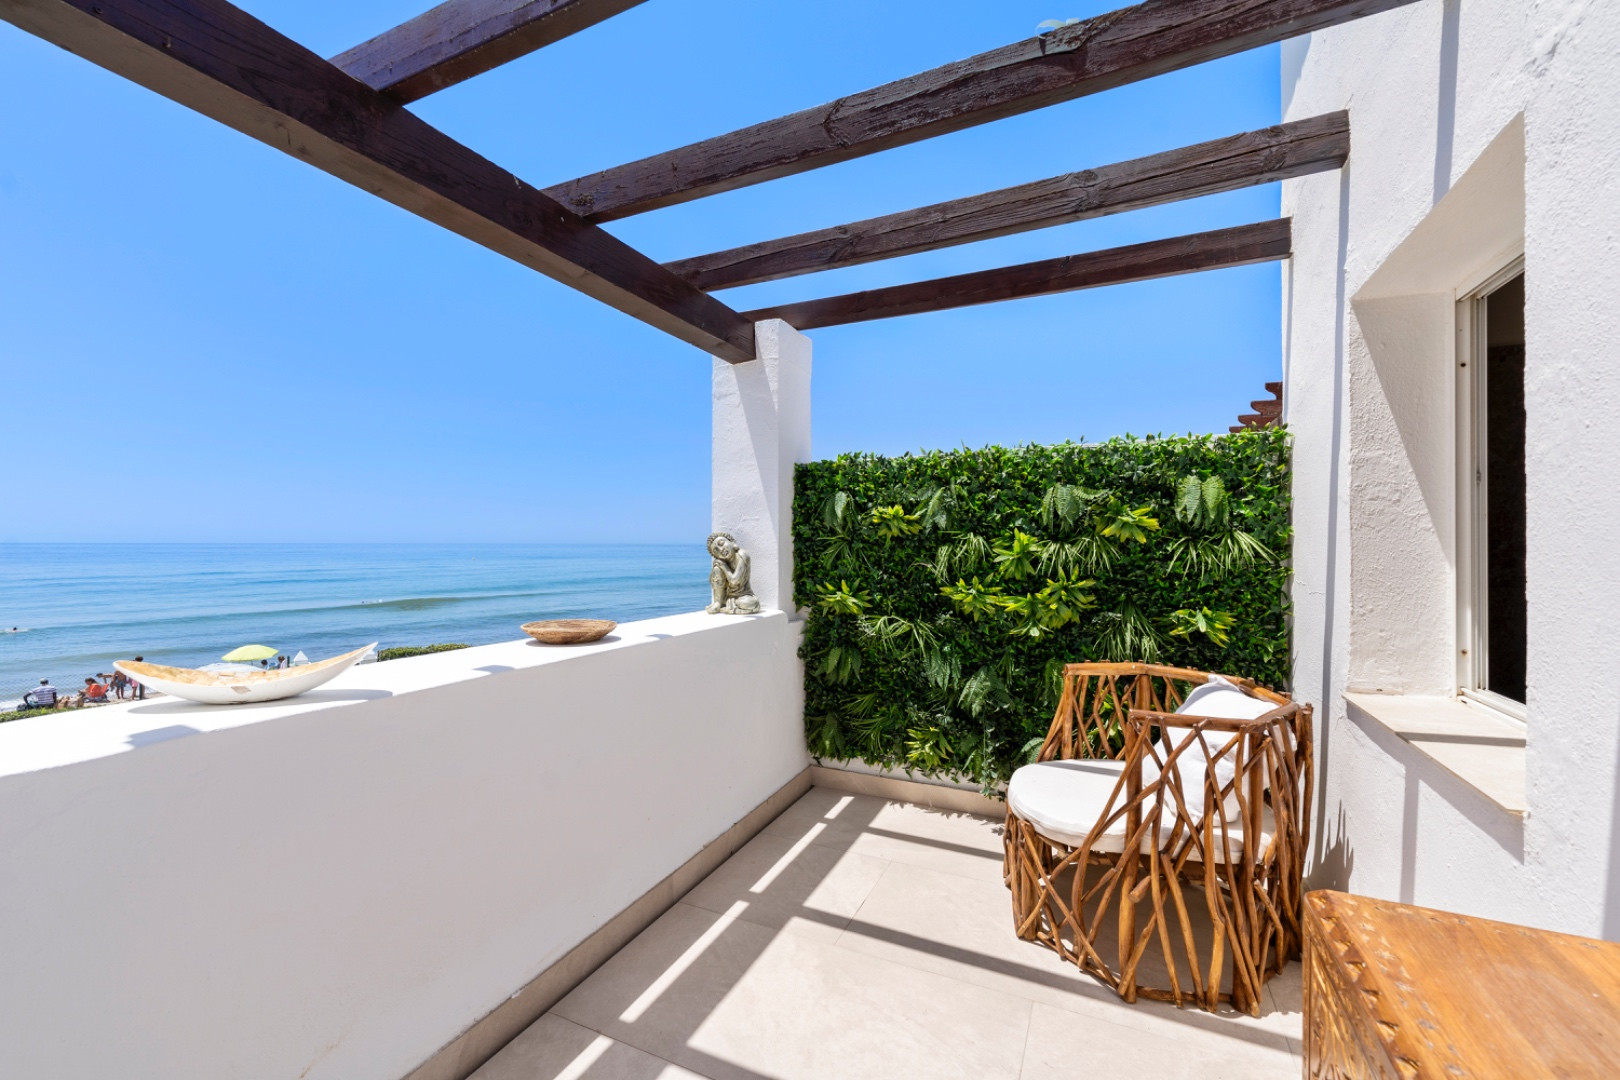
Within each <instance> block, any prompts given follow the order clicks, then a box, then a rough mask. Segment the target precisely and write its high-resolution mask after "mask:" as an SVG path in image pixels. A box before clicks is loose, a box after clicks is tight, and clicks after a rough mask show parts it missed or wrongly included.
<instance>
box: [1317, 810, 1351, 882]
mask: <svg viewBox="0 0 1620 1080" xmlns="http://www.w3.org/2000/svg"><path fill="white" fill-rule="evenodd" d="M1324 824H1325V823H1324ZM1318 836H1320V837H1321V839H1320V841H1319V844H1320V846H1319V847H1318V848H1317V850H1316V862H1315V864H1314V865H1313V866H1312V867H1311V869H1310V872H1309V873H1308V874H1306V875H1305V887H1306V888H1307V889H1337V890H1338V891H1340V892H1348V891H1349V889H1350V874H1351V872H1352V871H1354V870H1355V868H1356V852H1355V849H1354V848H1352V847H1351V846H1350V828H1349V825H1348V824H1347V823H1346V821H1345V817H1344V807H1343V806H1340V807H1339V813H1338V816H1337V818H1336V819H1335V821H1334V822H1333V830H1332V832H1331V833H1330V832H1329V831H1328V830H1327V829H1325V828H1324V829H1323V830H1322V831H1321V832H1319V833H1318Z"/></svg>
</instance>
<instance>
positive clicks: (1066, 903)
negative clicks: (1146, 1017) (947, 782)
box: [1004, 663, 1313, 1014]
mask: <svg viewBox="0 0 1620 1080" xmlns="http://www.w3.org/2000/svg"><path fill="white" fill-rule="evenodd" d="M1212 679H1214V680H1215V682H1216V685H1214V686H1211V687H1209V688H1208V689H1206V690H1204V691H1201V692H1200V699H1199V700H1195V701H1193V702H1192V703H1191V705H1190V706H1189V711H1188V712H1186V713H1176V712H1175V710H1176V709H1177V708H1178V707H1180V706H1181V705H1182V703H1183V701H1184V700H1185V699H1186V698H1187V696H1188V694H1189V693H1191V692H1192V691H1193V690H1194V689H1195V688H1197V687H1199V686H1201V685H1203V684H1205V683H1208V682H1210V681H1211V680H1212ZM1223 679H1224V680H1225V681H1226V682H1229V683H1231V684H1234V685H1233V687H1231V688H1228V687H1226V686H1224V685H1223V684H1222V682H1221V680H1223ZM1233 691H1240V692H1241V693H1236V692H1233ZM1201 701H1202V702H1207V703H1209V705H1211V706H1220V707H1221V709H1223V710H1224V711H1225V712H1227V713H1244V712H1247V713H1250V714H1255V713H1260V715H1250V716H1247V717H1240V718H1231V717H1230V716H1226V717H1222V716H1200V715H1198V708H1199V706H1200V702H1201ZM1234 706H1237V708H1234ZM1211 711H1219V710H1217V709H1215V708H1212V709H1211ZM1312 782H1313V779H1312V750H1311V709H1310V706H1308V705H1298V704H1295V703H1293V702H1292V701H1290V700H1289V699H1288V698H1287V697H1284V696H1283V695H1281V694H1276V693H1273V692H1271V691H1269V690H1265V689H1262V688H1260V687H1257V686H1255V685H1254V684H1253V683H1252V682H1249V681H1248V680H1245V679H1238V678H1232V677H1230V676H1221V677H1215V676H1211V675H1209V674H1208V673H1206V672H1201V671H1191V670H1187V669H1182V668H1171V667H1160V666H1156V665H1152V664H1100V663H1099V664H1071V665H1069V666H1068V667H1067V668H1066V669H1065V670H1064V683H1063V697H1062V701H1061V703H1060V704H1059V706H1058V710H1057V716H1056V717H1055V718H1054V719H1053V721H1052V727H1051V729H1050V730H1049V731H1048V733H1047V736H1046V741H1045V743H1044V745H1043V746H1042V747H1041V751H1040V754H1039V755H1038V758H1037V763H1036V764H1033V765H1029V766H1025V768H1023V769H1020V770H1018V772H1017V773H1016V774H1014V777H1013V781H1012V783H1011V784H1010V785H1009V788H1008V811H1007V828H1006V836H1005V841H1006V861H1005V864H1004V870H1005V875H1006V881H1007V885H1008V888H1010V889H1011V891H1012V906H1013V916H1014V920H1015V925H1016V928H1017V932H1018V936H1019V937H1021V938H1023V939H1025V940H1027V941H1033V942H1039V943H1041V944H1043V945H1045V946H1047V947H1048V948H1051V949H1054V950H1056V951H1057V952H1058V953H1059V954H1060V955H1061V956H1063V957H1064V958H1065V959H1067V960H1069V961H1070V962H1072V963H1074V964H1076V965H1078V966H1079V967H1080V968H1081V969H1082V970H1083V971H1086V972H1088V973H1090V974H1092V975H1094V976H1096V977H1097V978H1098V979H1101V980H1102V981H1103V982H1105V983H1106V984H1108V985H1109V986H1111V987H1113V988H1114V989H1115V990H1116V991H1117V992H1118V993H1119V995H1120V996H1121V997H1123V998H1124V999H1125V1000H1127V1001H1132V1002H1134V1001H1135V1000H1137V998H1138V997H1139V996H1140V997H1146V998H1150V999H1155V1000H1164V1001H1173V1002H1175V1003H1176V1004H1177V1005H1182V1004H1196V1005H1201V1006H1202V1007H1204V1008H1206V1009H1210V1010H1212V1011H1213V1010H1214V1009H1215V1008H1216V1007H1217V1004H1218V1003H1219V1002H1221V1001H1228V1002H1230V1003H1231V1005H1232V1006H1233V1008H1236V1009H1238V1010H1241V1011H1243V1012H1247V1013H1251V1014H1257V1013H1258V1012H1259V1008H1260V1000H1261V994H1262V987H1263V985H1264V983H1265V980H1266V979H1268V978H1270V977H1271V976H1272V975H1274V974H1276V973H1277V972H1278V971H1281V970H1282V966H1283V964H1284V963H1285V962H1286V961H1287V960H1289V959H1294V958H1297V957H1298V956H1299V950H1300V945H1301V941H1302V924H1301V920H1302V918H1303V910H1302V906H1301V901H1302V875H1303V870H1304V859H1305V847H1306V842H1307V837H1308V835H1309V827H1310V805H1311V788H1312ZM1127 852H1129V853H1132V854H1129V855H1127V854H1126V853H1127Z"/></svg>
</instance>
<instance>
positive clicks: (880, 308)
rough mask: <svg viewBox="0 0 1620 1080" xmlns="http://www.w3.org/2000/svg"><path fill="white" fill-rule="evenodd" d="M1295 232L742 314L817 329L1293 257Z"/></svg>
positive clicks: (964, 277) (1265, 228)
mask: <svg viewBox="0 0 1620 1080" xmlns="http://www.w3.org/2000/svg"><path fill="white" fill-rule="evenodd" d="M1292 235H1293V234H1292V227H1291V223H1290V220H1289V219H1288V218H1278V219H1276V220H1272V221H1262V222H1259V223H1257V224H1254V225H1240V226H1238V227H1237V228H1233V229H1218V230H1216V231H1214V232H1205V233H1195V234H1193V235H1191V236H1180V237H1176V238H1174V239H1170V240H1154V241H1152V242H1150V243H1146V244H1133V245H1131V246H1129V247H1118V248H1109V249H1108V250H1106V251H1093V252H1089V253H1087V254H1084V255H1068V256H1065V257H1063V258H1060V259H1047V260H1045V261H1042V262H1033V263H1024V264H1023V265H1021V266H1009V267H1004V268H1002V269H998V270H983V271H979V272H978V273H973V274H959V275H957V276H955V277H947V278H936V279H934V280H932V281H919V282H915V283H913V284H909V285H896V286H892V287H890V288H886V289H870V290H867V291H865V292H858V293H850V294H848V295H845V296H831V297H827V298H825V299H822V300H807V301H803V302H801V303H796V304H783V305H781V306H778V307H771V308H762V309H760V310H758V311H750V312H746V313H745V314H744V318H749V319H781V320H783V321H784V322H786V323H788V325H790V326H793V327H795V328H797V329H799V330H813V329H816V328H817V327H822V326H842V325H844V324H846V323H856V322H869V321H871V320H873V319H892V318H896V317H898V316H901V315H920V314H924V313H926V312H931V311H949V310H951V309H953V308H963V307H973V306H975V305H978V304H993V303H997V302H1000V301H1003V300H1019V299H1023V298H1025V297H1031V296H1048V295H1051V294H1053V293H1063V292H1073V291H1075V290H1077V289H1092V288H1096V287H1098V286H1101V285H1121V284H1124V283H1126V282H1132V281H1149V280H1152V279H1154V278H1162V277H1172V276H1174V275H1177V274H1190V273H1194V272H1196V271H1200V270H1219V269H1224V268H1226V267H1232V266H1249V265H1251V264H1254V263H1262V262H1276V261H1278V260H1280V259H1286V258H1288V256H1289V254H1290V252H1291V250H1292V246H1293V239H1292Z"/></svg>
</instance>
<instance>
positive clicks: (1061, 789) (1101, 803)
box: [1007, 760, 1276, 863]
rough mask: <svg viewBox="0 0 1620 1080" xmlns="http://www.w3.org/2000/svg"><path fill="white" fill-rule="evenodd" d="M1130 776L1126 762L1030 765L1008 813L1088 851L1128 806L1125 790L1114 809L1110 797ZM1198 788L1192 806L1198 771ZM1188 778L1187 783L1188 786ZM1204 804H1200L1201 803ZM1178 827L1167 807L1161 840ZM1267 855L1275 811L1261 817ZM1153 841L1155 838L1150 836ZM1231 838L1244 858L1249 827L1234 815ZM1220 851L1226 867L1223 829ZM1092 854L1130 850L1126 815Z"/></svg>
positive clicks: (1019, 777) (1016, 778)
mask: <svg viewBox="0 0 1620 1080" xmlns="http://www.w3.org/2000/svg"><path fill="white" fill-rule="evenodd" d="M1124 770H1125V763H1124V762H1123V761H1085V760H1082V761H1042V762H1037V763H1036V764H1034V765H1025V766H1024V767H1023V768H1021V769H1019V770H1018V771H1017V772H1015V773H1013V775H1012V780H1011V781H1010V782H1009V783H1008V784H1007V808H1008V809H1009V810H1011V811H1012V812H1013V813H1014V814H1017V815H1018V816H1019V817H1021V818H1023V819H1024V820H1025V821H1027V822H1029V823H1030V824H1031V825H1033V826H1034V827H1035V831H1036V832H1038V833H1040V834H1041V835H1042V836H1044V837H1046V838H1047V839H1048V840H1056V841H1057V842H1058V843H1060V844H1064V845H1067V846H1068V847H1071V848H1079V847H1084V846H1085V843H1086V838H1087V837H1088V836H1089V835H1090V834H1091V830H1092V829H1093V828H1094V827H1095V826H1096V824H1097V822H1098V821H1100V820H1101V819H1102V816H1103V814H1104V813H1105V812H1108V813H1111V812H1113V811H1116V810H1119V809H1120V808H1121V807H1122V806H1124V805H1125V798H1126V795H1125V791H1124V789H1123V788H1121V789H1120V793H1119V798H1118V799H1116V800H1114V801H1113V804H1112V806H1110V802H1109V796H1111V795H1112V794H1113V793H1114V785H1115V784H1117V783H1119V778H1120V775H1121V774H1122V773H1123V772H1124ZM1198 777H1199V778H1198V781H1197V782H1198V784H1199V786H1198V787H1195V788H1189V789H1188V791H1187V797H1188V799H1189V801H1191V800H1192V799H1194V798H1198V796H1197V795H1195V794H1194V793H1195V792H1202V790H1203V788H1202V784H1203V779H1202V777H1203V770H1202V768H1199V770H1198ZM1186 779H1187V777H1186V775H1185V773H1183V782H1184V783H1185V782H1186ZM1201 801H1202V800H1201V798H1200V803H1201ZM1188 809H1190V810H1192V811H1193V813H1195V814H1196V813H1198V812H1199V806H1198V805H1196V804H1195V805H1191V806H1189V807H1188ZM1174 822H1175V809H1174V806H1173V805H1171V806H1167V807H1166V808H1165V810H1164V811H1163V812H1162V814H1161V825H1160V837H1161V842H1165V843H1168V841H1169V838H1170V828H1171V826H1172V825H1173V824H1174ZM1261 831H1262V836H1261V850H1262V851H1264V850H1265V848H1266V846H1267V845H1269V844H1270V843H1271V837H1272V835H1273V834H1274V833H1275V832H1276V824H1275V820H1274V819H1273V817H1272V814H1271V808H1270V807H1269V806H1268V807H1265V808H1263V809H1262V811H1261ZM1150 835H1151V834H1150ZM1226 835H1227V838H1228V840H1229V841H1230V843H1231V847H1232V856H1233V857H1234V858H1237V857H1239V856H1241V854H1242V852H1243V822H1242V820H1241V819H1239V818H1237V817H1236V816H1234V815H1230V814H1229V815H1228V816H1227V819H1226ZM1181 839H1182V842H1183V843H1185V842H1186V840H1187V831H1186V830H1185V829H1183V830H1182V832H1181ZM1149 840H1150V836H1144V837H1143V838H1142V850H1143V851H1146V850H1148V847H1149ZM1215 847H1216V850H1215V851H1214V852H1212V853H1211V857H1212V858H1213V861H1215V862H1217V863H1222V862H1225V861H1226V853H1225V852H1224V851H1222V850H1220V848H1221V843H1220V835H1219V828H1217V829H1216V837H1215ZM1091 850H1092V851H1097V852H1102V853H1105V854H1118V853H1120V852H1122V851H1124V850H1125V815H1124V814H1120V815H1119V819H1118V820H1117V821H1115V822H1114V823H1113V824H1111V825H1109V826H1108V828H1107V829H1105V830H1104V831H1103V832H1102V833H1101V834H1100V835H1099V836H1098V837H1097V839H1096V841H1095V842H1094V843H1093V844H1092V845H1091Z"/></svg>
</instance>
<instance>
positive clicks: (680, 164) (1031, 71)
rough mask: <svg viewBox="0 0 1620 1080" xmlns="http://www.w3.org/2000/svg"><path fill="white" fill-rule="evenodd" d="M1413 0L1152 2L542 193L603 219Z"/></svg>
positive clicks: (795, 169) (1255, 45)
mask: <svg viewBox="0 0 1620 1080" xmlns="http://www.w3.org/2000/svg"><path fill="white" fill-rule="evenodd" d="M1415 2H1417V0H1146V2H1145V3H1141V4H1137V5H1136V6H1135V7H1128V8H1122V9H1120V10H1118V11H1114V12H1110V13H1108V14H1106V15H1098V16H1096V17H1094V18H1091V19H1086V20H1084V21H1082V22H1079V23H1076V24H1074V25H1072V26H1066V27H1063V28H1062V29H1059V30H1054V31H1053V32H1052V33H1050V34H1046V35H1044V36H1042V37H1037V38H1032V39H1028V40H1025V41H1021V42H1018V43H1016V44H1013V45H1008V46H1006V47H1004V48H1000V49H996V50H994V51H992V52H987V53H981V54H980V55H978V56H974V57H971V58H969V59H967V60H962V61H959V62H957V63H954V64H947V65H945V66H944V67H940V68H935V69H934V70H932V71H927V72H924V73H922V74H920V75H914V76H911V77H910V78H906V79H900V80H898V81H896V82H892V83H888V84H887V85H884V86H880V87H877V88H876V89H873V90H867V91H863V92H862V93H858V94H852V95H850V96H849V97H845V98H840V99H838V100H837V101H834V102H832V103H830V104H827V105H822V106H819V107H817V108H814V109H806V110H804V111H803V112H798V113H794V114H792V115H791V116H784V117H780V118H778V119H776V120H770V121H766V122H765V123H763V124H756V125H754V126H753V127H748V128H743V129H741V130H740V131H734V132H732V133H731V134H729V135H721V136H719V137H717V138H713V139H707V140H705V141H703V142H699V143H694V144H692V145H690V146H686V147H683V148H681V149H678V150H671V151H669V152H667V153H663V154H658V155H655V156H653V157H649V158H643V159H642V160H640V161H636V162H631V163H630V164H627V165H620V166H618V167H616V168H612V169H607V170H605V171H603V172H598V173H594V174H592V175H590V176H584V177H580V178H578V179H576V180H571V181H568V182H567V183H564V184H560V185H558V186H556V187H553V188H549V189H547V190H548V193H549V194H550V195H552V196H553V197H554V198H555V199H557V201H558V202H560V203H562V204H563V205H564V206H567V207H569V208H570V209H572V210H574V211H575V212H576V213H578V214H580V215H581V216H582V217H585V218H586V219H587V220H590V221H611V220H614V219H616V218H623V217H628V216H630V215H632V214H639V213H644V212H645V211H648V210H654V209H657V208H659V207H662V206H670V205H673V204H675V203H680V202H686V201H688V200H691V199H696V198H701V197H703V196H706V195H714V194H717V193H719V192H723V191H730V190H732V189H735V188H739V187H744V186H747V185H749V184H757V183H761V182H763V181H766V180H772V179H775V178H777V177H782V176H790V175H793V174H796V173H801V172H807V171H809V170H811V169H817V168H821V167H822V166H825V165H831V164H834V163H836V162H840V161H847V160H849V159H851V158H856V157H861V156H863V155H867V154H873V153H876V152H878V151H880V150H887V149H889V148H891V147H895V146H901V145H904V144H906V143H911V142H916V141H918V140H920V139H928V138H933V137H934V136H937V135H944V134H947V133H949V132H953V131H959V130H962V129H963V128H968V127H972V126H975V125H978V124H984V123H988V122H990V121H992V120H999V119H1002V118H1004V117H1008V116H1013V115H1016V114H1018V113H1023V112H1028V111H1030V110H1031V109H1039V108H1043V107H1045V106H1048V105H1055V104H1057V103H1059V102H1062V101H1069V100H1072V99H1074V98H1078V97H1083V96H1085V95H1087V94H1095V93H1098V92H1099V91H1102V90H1108V89H1111V88H1113V87H1116V86H1121V85H1124V84H1126V83H1130V82H1135V81H1138V80H1141V79H1147V78H1151V77H1152V76H1155V75H1162V74H1164V73H1165V72H1169V71H1175V70H1178V69H1180V68H1184V67H1189V66H1191V65H1193V64H1199V63H1203V62H1205V61H1208V60H1214V59H1216V58H1218V57H1222V56H1229V55H1232V54H1233V53H1239V52H1244V51H1246V50H1248V49H1253V48H1258V47H1259V46H1262V45H1269V44H1272V43H1274V42H1277V41H1282V40H1284V39H1286V38H1290V37H1295V36H1297V35H1300V34H1306V33H1310V32H1311V31H1313V30H1320V29H1323V28H1325V27H1329V26H1334V25H1337V24H1339V23H1344V22H1349V21H1351V20H1353V19H1358V18H1361V17H1363V16H1366V15H1373V14H1377V13H1379V12H1382V11H1387V10H1390V9H1392V8H1397V7H1402V6H1405V5H1406V4H1410V3H1415Z"/></svg>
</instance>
